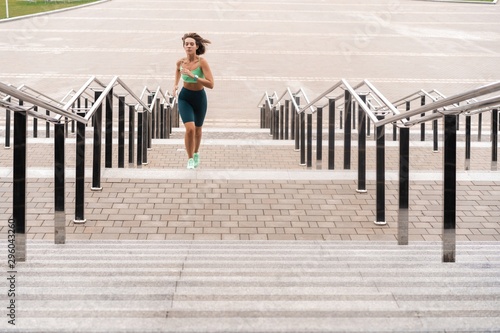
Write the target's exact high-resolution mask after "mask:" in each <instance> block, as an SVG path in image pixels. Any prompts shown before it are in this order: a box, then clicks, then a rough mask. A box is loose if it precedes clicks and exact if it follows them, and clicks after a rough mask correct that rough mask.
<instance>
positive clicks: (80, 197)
mask: <svg viewBox="0 0 500 333" xmlns="http://www.w3.org/2000/svg"><path fill="white" fill-rule="evenodd" d="M78 115H79V116H81V117H85V111H79V112H78ZM75 172H76V175H75V219H74V220H73V222H74V223H77V224H81V223H85V222H87V220H86V219H85V124H84V123H78V124H76V170H75Z"/></svg>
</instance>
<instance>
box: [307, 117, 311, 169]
mask: <svg viewBox="0 0 500 333" xmlns="http://www.w3.org/2000/svg"><path fill="white" fill-rule="evenodd" d="M306 165H307V167H308V168H310V167H312V114H310V113H308V114H307V164H306Z"/></svg>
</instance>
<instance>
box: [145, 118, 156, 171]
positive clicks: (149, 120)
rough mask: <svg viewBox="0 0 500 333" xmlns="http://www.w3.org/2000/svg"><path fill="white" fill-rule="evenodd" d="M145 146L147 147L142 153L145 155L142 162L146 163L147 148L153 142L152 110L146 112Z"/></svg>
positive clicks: (149, 147)
mask: <svg viewBox="0 0 500 333" xmlns="http://www.w3.org/2000/svg"><path fill="white" fill-rule="evenodd" d="M145 116H146V120H147V123H146V129H145V130H146V134H147V135H146V146H147V149H144V153H145V154H146V156H145V157H144V158H143V163H145V164H148V157H147V150H148V149H151V147H152V143H153V119H154V117H153V113H152V112H146V114H145Z"/></svg>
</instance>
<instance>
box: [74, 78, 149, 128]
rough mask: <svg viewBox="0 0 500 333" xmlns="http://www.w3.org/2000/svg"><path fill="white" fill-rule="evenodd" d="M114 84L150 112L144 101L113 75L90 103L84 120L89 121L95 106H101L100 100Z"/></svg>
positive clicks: (95, 109)
mask: <svg viewBox="0 0 500 333" xmlns="http://www.w3.org/2000/svg"><path fill="white" fill-rule="evenodd" d="M115 85H120V86H121V87H122V88H123V89H125V91H127V92H128V93H129V94H130V96H132V97H133V98H134V99H135V100H136V101H137V102H138V103H139V104H140V105H141V106H142V107H143V109H144V110H146V111H148V112H149V113H151V109H150V108H149V106H148V105H147V104H146V103H144V102H143V101H142V100H141V99H140V98H139V97H138V96H137V95H136V94H135V93H134V92H133V91H132V90H131V89H130V88H129V87H128V86H127V85H126V84H125V83H124V82H123V81H122V80H121V79H120V78H119V77H118V76H115V77H114V78H113V79H112V80H111V81H110V83H109V84H108V85H107V86H106V88H105V89H104V90H103V92H102V94H101V95H100V96H99V98H98V99H97V100H96V101H95V102H94V105H92V108H90V110H89V112H87V114H86V115H85V117H84V119H85V120H86V122H89V121H90V118H92V116H93V115H94V113H95V112H96V111H97V108H98V107H99V106H101V104H102V102H103V101H104V98H106V96H107V95H108V94H109V92H110V91H111V89H113V88H114V87H115Z"/></svg>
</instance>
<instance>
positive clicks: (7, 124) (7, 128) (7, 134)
mask: <svg viewBox="0 0 500 333" xmlns="http://www.w3.org/2000/svg"><path fill="white" fill-rule="evenodd" d="M7 102H10V97H9V98H7ZM10 113H11V111H10V110H9V109H5V146H4V147H5V148H6V149H10V122H11V121H10Z"/></svg>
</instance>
